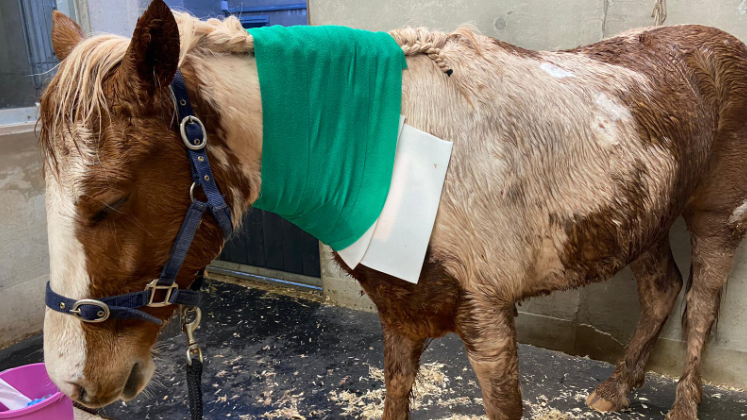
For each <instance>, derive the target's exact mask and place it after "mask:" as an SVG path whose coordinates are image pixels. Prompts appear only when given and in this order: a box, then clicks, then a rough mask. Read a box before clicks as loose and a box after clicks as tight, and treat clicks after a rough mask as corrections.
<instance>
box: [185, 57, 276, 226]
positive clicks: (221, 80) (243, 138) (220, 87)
mask: <svg viewBox="0 0 747 420" xmlns="http://www.w3.org/2000/svg"><path fill="white" fill-rule="evenodd" d="M190 64H192V67H193V68H194V71H195V76H196V77H197V79H199V80H200V95H201V97H202V98H203V99H204V100H206V101H207V102H208V103H209V104H210V105H211V106H212V107H213V108H214V110H215V112H216V114H217V119H218V121H219V128H220V131H219V133H218V135H219V136H220V137H221V138H220V140H222V141H213V142H208V152H210V154H211V159H212V160H213V162H214V163H213V166H214V167H215V168H214V170H215V171H216V177H217V178H216V179H220V182H221V184H222V185H219V188H220V189H221V191H222V192H223V193H224V194H225V195H227V196H228V198H229V203H228V205H229V206H230V207H231V210H232V217H233V219H234V223H238V222H239V221H240V220H241V215H242V214H243V212H245V211H246V210H247V209H248V208H249V206H250V205H251V204H252V203H253V202H254V201H256V199H257V197H258V196H259V189H260V186H261V177H260V166H261V160H262V101H261V96H260V90H259V78H258V76H257V65H256V61H255V59H254V57H253V56H251V55H215V56H206V57H194V58H193V59H192V60H191V62H190Z"/></svg>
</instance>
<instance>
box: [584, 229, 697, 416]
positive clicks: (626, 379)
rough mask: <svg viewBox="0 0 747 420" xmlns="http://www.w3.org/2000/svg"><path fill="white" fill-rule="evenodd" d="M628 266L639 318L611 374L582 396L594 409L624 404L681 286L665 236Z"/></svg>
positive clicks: (639, 378) (642, 376)
mask: <svg viewBox="0 0 747 420" xmlns="http://www.w3.org/2000/svg"><path fill="white" fill-rule="evenodd" d="M631 269H632V271H633V274H634V275H635V278H636V280H637V282H638V296H639V298H640V302H641V318H640V320H639V321H638V326H637V327H636V330H635V333H634V334H633V338H632V339H631V340H630V343H628V346H627V347H626V348H625V355H624V357H623V359H622V360H620V362H618V363H617V366H616V367H615V371H614V373H612V376H610V378H609V379H607V380H606V381H604V382H602V383H601V384H599V386H597V388H596V390H594V392H593V393H592V394H591V395H589V398H588V399H587V400H586V404H587V405H588V406H589V407H591V408H593V409H595V410H598V411H605V412H606V411H617V410H621V409H624V408H626V407H627V406H628V404H629V402H628V394H629V393H630V391H631V390H633V388H636V387H639V386H642V385H643V381H644V380H645V377H646V375H645V368H646V363H647V362H648V359H649V356H650V355H651V351H652V350H653V348H654V345H655V344H656V340H657V338H658V337H659V333H660V332H661V329H662V327H663V326H664V324H665V322H666V321H667V318H668V317H669V314H670V313H671V311H672V308H673V307H674V303H675V301H676V300H677V295H679V293H680V290H681V289H682V275H681V274H680V271H679V269H678V268H677V265H676V264H675V261H674V257H673V256H672V251H671V249H670V247H669V237H668V236H665V237H664V238H662V239H661V240H660V241H659V242H658V243H657V244H656V245H654V246H653V247H651V249H649V250H648V251H647V252H646V253H644V254H643V255H641V256H640V257H639V258H638V259H637V260H636V261H635V262H634V263H633V264H631Z"/></svg>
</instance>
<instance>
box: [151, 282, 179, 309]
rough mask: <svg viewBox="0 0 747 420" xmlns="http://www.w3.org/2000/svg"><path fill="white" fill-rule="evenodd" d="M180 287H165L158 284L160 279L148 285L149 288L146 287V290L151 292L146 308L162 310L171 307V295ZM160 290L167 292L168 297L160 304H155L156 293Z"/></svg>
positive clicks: (171, 285) (173, 285)
mask: <svg viewBox="0 0 747 420" xmlns="http://www.w3.org/2000/svg"><path fill="white" fill-rule="evenodd" d="M178 288H179V286H177V285H176V284H170V285H168V286H163V285H159V284H158V279H155V280H153V281H152V282H150V283H148V285H147V286H145V290H149V291H150V298H149V299H148V304H147V305H145V306H148V307H151V308H161V307H164V306H169V305H171V302H169V299H171V294H172V293H173V292H174V290H176V289H178ZM158 290H165V291H166V297H164V299H163V300H162V301H160V302H154V300H155V298H156V291H158Z"/></svg>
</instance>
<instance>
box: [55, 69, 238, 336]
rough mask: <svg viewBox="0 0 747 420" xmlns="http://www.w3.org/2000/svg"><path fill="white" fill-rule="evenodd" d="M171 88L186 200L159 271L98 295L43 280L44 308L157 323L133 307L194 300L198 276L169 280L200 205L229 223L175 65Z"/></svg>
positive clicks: (86, 318) (86, 317) (87, 318)
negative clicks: (186, 285) (66, 291)
mask: <svg viewBox="0 0 747 420" xmlns="http://www.w3.org/2000/svg"><path fill="white" fill-rule="evenodd" d="M171 91H172V92H173V94H174V98H175V99H176V108H177V113H178V116H179V121H180V124H179V131H180V134H181V137H182V141H183V142H184V145H185V146H186V147H187V155H188V156H189V161H190V163H191V167H192V186H191V187H190V189H189V195H190V198H192V204H191V205H190V206H189V210H187V216H186V217H185V218H184V222H182V226H181V228H180V229H179V233H178V234H177V236H176V241H175V242H174V245H173V247H172V248H171V254H170V256H169V260H168V261H167V262H166V265H164V267H163V271H162V272H161V276H160V277H159V278H158V279H156V280H153V281H152V282H150V283H149V284H148V285H147V286H146V287H145V290H143V291H140V292H134V293H128V294H125V295H119V296H111V297H106V298H103V299H81V300H74V299H70V298H67V297H64V296H62V295H60V294H58V293H55V292H54V291H53V290H52V287H51V286H50V284H49V283H47V292H46V297H45V300H46V304H47V306H48V307H49V308H50V309H52V310H55V311H57V312H61V313H63V314H67V315H72V316H75V317H77V318H78V319H80V320H81V321H83V322H91V323H95V322H104V321H106V320H107V319H109V318H115V319H136V320H142V321H149V322H153V323H156V324H158V325H161V324H162V323H163V322H162V321H161V320H160V319H158V318H156V317H154V316H152V315H150V314H148V313H146V312H144V311H141V310H138V308H144V307H148V308H159V307H163V306H168V305H182V306H188V307H195V306H198V305H199V304H200V300H201V294H200V292H199V290H198V289H199V285H198V283H199V282H195V283H194V284H193V287H192V288H190V289H189V290H185V289H179V286H178V285H177V284H176V283H175V281H176V275H177V274H178V273H179V270H180V269H181V267H182V264H183V263H184V259H185V258H186V257H187V251H189V247H190V246H191V245H192V240H193V239H194V236H195V232H197V228H198V227H199V226H200V221H201V220H202V216H203V213H205V210H207V209H210V212H211V213H212V214H213V217H214V218H215V220H216V221H217V222H218V225H219V226H220V228H221V230H222V231H223V236H224V238H226V239H228V237H229V236H230V235H231V233H233V224H232V223H231V213H230V210H229V208H228V206H226V202H225V201H224V200H223V196H222V195H221V193H220V191H218V186H217V185H216V184H215V178H214V177H213V173H212V171H211V170H210V162H208V156H207V153H206V150H205V146H206V145H207V134H206V132H205V126H204V125H203V124H202V121H200V120H199V119H198V118H197V117H195V115H194V113H193V112H192V105H191V104H190V101H189V94H188V92H187V86H186V85H185V83H184V78H183V77H182V74H181V72H179V71H178V70H177V72H176V76H175V77H174V81H173V82H172V83H171ZM196 186H200V187H202V191H204V192H205V195H206V196H207V201H206V202H202V201H198V200H196V199H195V197H194V189H195V187H196ZM195 285H198V287H194V286H195Z"/></svg>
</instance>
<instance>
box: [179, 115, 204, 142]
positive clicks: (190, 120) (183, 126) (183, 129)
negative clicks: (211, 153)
mask: <svg viewBox="0 0 747 420" xmlns="http://www.w3.org/2000/svg"><path fill="white" fill-rule="evenodd" d="M187 124H197V125H199V126H200V130H202V138H194V139H190V138H189V135H188V134H187ZM179 133H180V134H181V135H182V141H183V142H184V145H185V146H187V149H189V150H194V151H198V150H202V149H204V148H205V146H207V131H206V130H205V125H204V124H203V123H202V121H200V119H199V118H197V117H195V116H194V115H187V116H186V117H184V118H183V119H182V122H181V123H179Z"/></svg>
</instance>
